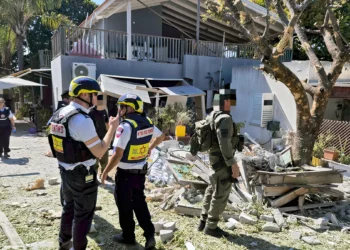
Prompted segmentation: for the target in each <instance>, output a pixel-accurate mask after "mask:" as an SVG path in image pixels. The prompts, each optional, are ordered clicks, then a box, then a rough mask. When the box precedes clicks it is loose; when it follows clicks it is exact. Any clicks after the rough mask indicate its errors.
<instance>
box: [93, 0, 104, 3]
mask: <svg viewBox="0 0 350 250" xmlns="http://www.w3.org/2000/svg"><path fill="white" fill-rule="evenodd" d="M92 1H93V2H95V3H97V4H101V3H103V2H104V0H92Z"/></svg>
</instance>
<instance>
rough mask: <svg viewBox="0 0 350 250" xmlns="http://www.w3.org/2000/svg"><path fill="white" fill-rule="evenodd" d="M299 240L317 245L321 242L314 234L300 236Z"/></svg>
mask: <svg viewBox="0 0 350 250" xmlns="http://www.w3.org/2000/svg"><path fill="white" fill-rule="evenodd" d="M301 240H302V241H304V242H306V243H307V244H310V245H319V244H321V242H320V241H319V240H318V239H317V238H316V237H314V236H309V237H303V238H301Z"/></svg>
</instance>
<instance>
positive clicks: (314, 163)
mask: <svg viewBox="0 0 350 250" xmlns="http://www.w3.org/2000/svg"><path fill="white" fill-rule="evenodd" d="M311 164H312V166H314V167H319V166H322V160H321V159H318V158H317V157H315V156H312V162H311Z"/></svg>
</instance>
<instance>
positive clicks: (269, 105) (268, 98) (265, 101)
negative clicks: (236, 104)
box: [260, 93, 275, 128]
mask: <svg viewBox="0 0 350 250" xmlns="http://www.w3.org/2000/svg"><path fill="white" fill-rule="evenodd" d="M274 101H275V100H274V94H270V93H269V94H267V93H266V94H263V95H262V105H263V106H262V110H261V124H260V126H261V127H263V128H264V127H266V125H267V123H268V122H269V121H272V120H273V106H274Z"/></svg>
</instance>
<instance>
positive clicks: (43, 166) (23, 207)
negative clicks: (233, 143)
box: [0, 123, 350, 250]
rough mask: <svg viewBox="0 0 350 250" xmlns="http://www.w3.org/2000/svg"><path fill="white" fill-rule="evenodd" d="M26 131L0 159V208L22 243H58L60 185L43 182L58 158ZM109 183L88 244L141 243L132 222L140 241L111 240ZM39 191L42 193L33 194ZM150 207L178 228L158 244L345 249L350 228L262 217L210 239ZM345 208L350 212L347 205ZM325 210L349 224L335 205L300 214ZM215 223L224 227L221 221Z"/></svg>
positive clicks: (114, 214) (2, 241) (185, 220)
mask: <svg viewBox="0 0 350 250" xmlns="http://www.w3.org/2000/svg"><path fill="white" fill-rule="evenodd" d="M27 131H28V124H24V123H19V124H17V133H16V134H15V135H14V136H12V137H11V149H12V152H11V153H10V155H11V158H10V159H7V160H4V161H2V162H0V210H1V211H3V212H4V213H5V214H6V216H7V218H8V219H9V221H10V222H11V223H12V225H13V226H14V227H15V229H16V230H17V232H18V234H19V236H20V237H21V239H22V240H23V242H24V243H25V244H30V243H34V242H41V241H48V242H52V243H51V244H48V245H47V246H45V247H43V249H57V238H58V236H57V235H58V228H59V223H60V220H59V219H58V218H56V219H54V218H49V217H47V215H48V214H50V213H51V214H52V213H53V214H56V215H57V214H59V213H60V212H61V205H60V200H59V189H60V185H53V186H50V185H48V183H47V180H48V179H50V178H52V177H59V172H58V168H57V163H56V160H55V159H53V158H48V157H45V156H44V153H45V152H47V151H48V150H49V146H48V143H47V138H46V137H41V136H38V135H30V134H28V132H27ZM110 176H113V174H110ZM38 178H43V179H45V180H46V181H45V189H43V190H34V191H26V190H25V187H27V185H28V183H32V182H34V181H35V180H36V179H38ZM59 181H60V180H59ZM349 187H350V186H349V180H347V181H346V183H345V184H344V185H342V187H341V189H342V190H344V191H347V192H349V193H350V188H349ZM112 188H113V187H110V188H102V187H100V188H99V194H98V205H99V206H102V210H101V211H96V213H95V218H94V223H95V225H96V227H97V232H96V233H91V234H89V244H88V249H102V250H109V249H110V250H112V249H130V250H131V249H143V245H144V243H145V240H144V238H143V235H142V234H143V232H142V229H141V228H140V227H139V226H137V227H136V236H137V241H138V243H139V244H138V245H137V246H134V247H127V246H124V245H118V244H116V243H114V242H113V241H112V239H111V238H112V236H113V235H114V234H116V233H118V232H120V227H119V221H118V210H117V207H116V205H115V203H114V198H113V191H112ZM38 192H39V193H40V192H44V193H46V194H43V195H38ZM149 207H150V210H151V213H152V220H153V221H158V220H159V219H161V218H164V219H165V220H167V221H175V222H176V223H177V228H178V229H177V231H176V232H175V237H174V238H173V240H172V241H170V242H168V243H165V244H163V243H161V241H160V239H159V237H158V236H157V237H156V239H157V249H186V247H185V243H186V242H187V241H189V242H191V243H192V244H193V245H194V246H195V248H196V249H200V250H206V249H208V250H209V249H215V250H217V249H263V250H265V249H266V250H275V249H283V250H290V249H295V250H296V249H330V248H332V249H344V250H345V249H349V245H350V234H343V233H341V232H340V230H339V229H337V228H332V227H331V228H330V229H329V230H313V229H310V228H308V226H306V225H302V224H298V223H297V224H289V228H288V229H284V230H283V231H282V232H280V233H268V232H263V231H262V225H263V223H262V222H260V223H259V224H258V225H254V226H248V225H244V228H243V229H239V230H238V229H236V230H232V231H229V232H230V233H231V235H232V236H231V237H230V238H228V239H215V238H213V237H210V236H206V235H204V234H203V233H200V232H197V230H196V228H197V224H198V221H199V219H198V218H193V217H186V216H181V215H178V214H176V213H175V212H173V211H166V212H164V211H162V210H161V209H160V208H159V203H156V202H150V203H149ZM346 209H348V210H349V212H350V207H348V208H346ZM50 210H52V211H50ZM330 211H332V212H334V213H335V214H336V215H337V216H338V218H340V219H341V221H342V222H343V223H345V224H348V225H349V224H350V220H349V218H348V217H350V215H346V213H345V212H344V211H343V212H341V211H336V210H334V209H333V210H332V209H323V210H320V209H318V210H312V211H307V212H306V213H305V214H303V215H304V216H311V217H313V218H319V217H322V216H323V215H324V214H325V213H327V212H330ZM57 217H59V216H57ZM220 226H222V227H224V222H221V223H220ZM310 226H312V225H310ZM291 230H294V231H299V232H301V233H303V235H313V236H315V237H316V238H317V239H318V240H319V241H320V242H321V244H319V245H309V244H307V243H305V242H303V241H302V240H294V239H292V237H291V235H290V231H291ZM8 245H10V243H9V241H8V240H7V238H6V236H5V234H4V233H3V231H2V230H1V229H0V249H1V248H3V247H4V246H8Z"/></svg>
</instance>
